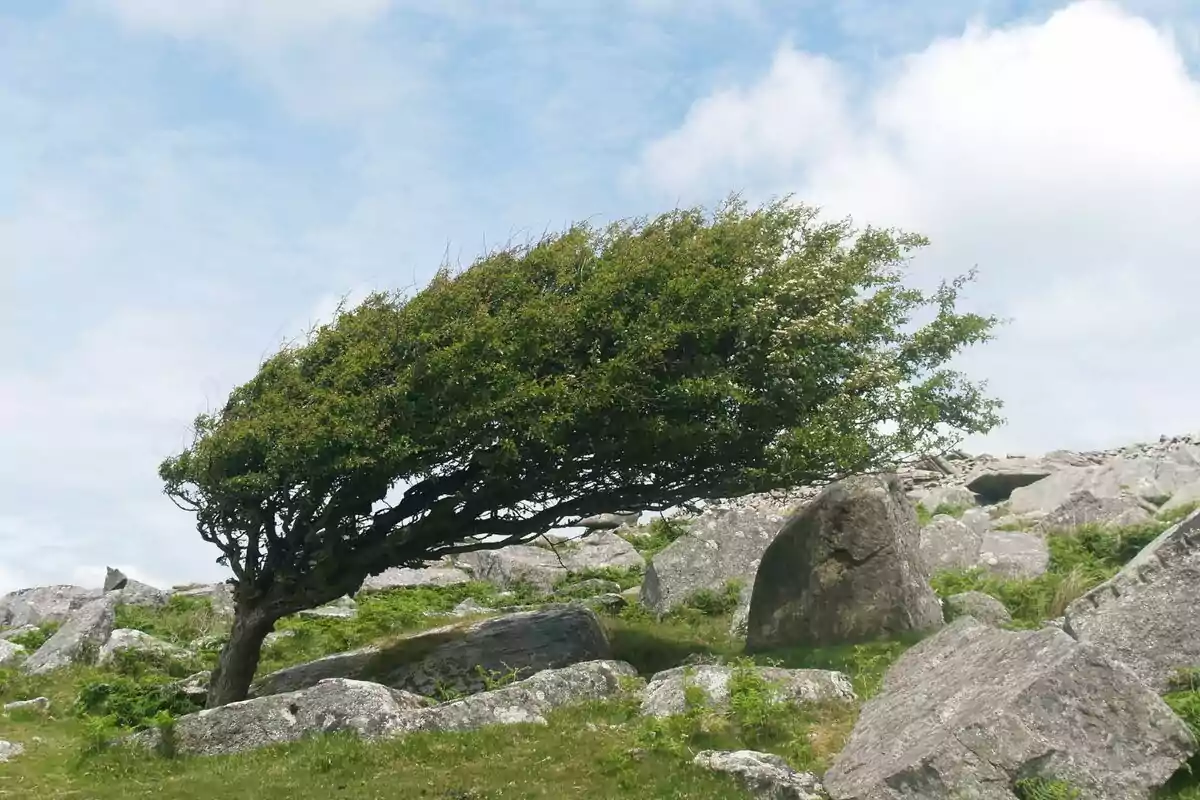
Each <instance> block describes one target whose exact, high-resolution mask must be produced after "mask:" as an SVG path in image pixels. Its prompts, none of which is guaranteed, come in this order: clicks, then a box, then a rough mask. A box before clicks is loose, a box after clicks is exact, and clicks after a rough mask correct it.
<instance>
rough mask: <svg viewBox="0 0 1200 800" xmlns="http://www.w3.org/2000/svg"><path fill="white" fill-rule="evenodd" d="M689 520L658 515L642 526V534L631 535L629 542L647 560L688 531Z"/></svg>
mask: <svg viewBox="0 0 1200 800" xmlns="http://www.w3.org/2000/svg"><path fill="white" fill-rule="evenodd" d="M689 527H690V525H689V522H688V520H687V519H686V518H684V517H657V518H655V519H652V520H651V521H650V524H648V525H645V526H643V527H642V528H641V531H642V532H643V534H642V535H641V536H631V537H629V543H630V544H632V545H633V546H634V549H636V550H637V551H638V552H639V553H641V554H642V555H643V556H645V557H646V560H650V559H652V558H654V556H656V555H658V554H659V553H661V552H662V551H663V550H665V549H667V546H668V545H670V544H671V543H672V542H674V541H675V540H676V539H678V538H679V537H680V536H683V535H684V534H685V533H687V532H688V528H689Z"/></svg>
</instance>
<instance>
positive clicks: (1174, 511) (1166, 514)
mask: <svg viewBox="0 0 1200 800" xmlns="http://www.w3.org/2000/svg"><path fill="white" fill-rule="evenodd" d="M1197 508H1200V501H1192V502H1190V503H1181V504H1180V505H1178V506H1176V507H1175V508H1168V509H1163V510H1161V511H1159V512H1158V514H1156V515H1155V517H1156V518H1157V519H1158V520H1160V521H1162V522H1166V523H1168V524H1171V525H1174V524H1175V523H1176V522H1179V521H1180V520H1182V519H1183V518H1184V517H1186V516H1188V515H1189V514H1191V513H1192V512H1193V511H1195V510H1196V509H1197Z"/></svg>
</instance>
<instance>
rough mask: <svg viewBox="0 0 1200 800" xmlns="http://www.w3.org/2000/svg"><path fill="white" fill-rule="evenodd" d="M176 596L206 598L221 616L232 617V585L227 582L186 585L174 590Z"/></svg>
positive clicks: (214, 610)
mask: <svg viewBox="0 0 1200 800" xmlns="http://www.w3.org/2000/svg"><path fill="white" fill-rule="evenodd" d="M174 594H175V596H176V597H195V598H200V599H203V600H207V601H208V602H209V604H210V605H211V606H212V610H213V612H214V613H216V614H220V615H221V616H227V617H232V616H233V611H234V605H233V587H232V586H230V585H229V584H228V583H207V584H200V585H198V586H188V587H185V588H182V589H177V590H176V591H175V593H174Z"/></svg>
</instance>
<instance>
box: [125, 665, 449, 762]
mask: <svg viewBox="0 0 1200 800" xmlns="http://www.w3.org/2000/svg"><path fill="white" fill-rule="evenodd" d="M428 703H429V700H428V698H424V697H418V696H417V695H414V694H411V693H409V692H403V691H397V690H395V689H389V688H388V687H386V686H380V685H379V684H377V683H368V682H365V681H355V680H348V679H345V678H331V679H329V680H323V681H320V682H319V683H317V684H316V685H314V686H311V687H309V688H307V689H304V690H302V691H296V692H288V693H285V694H277V695H272V696H270V697H259V698H256V699H253V700H243V701H241V702H239V703H230V704H228V705H224V706H218V707H216V708H208V709H205V710H204V711H200V712H197V713H195V714H187V715H185V716H182V717H180V718H179V719H177V720H175V726H174V747H175V751H176V752H177V753H180V754H187V755H204V756H211V755H224V754H229V753H242V752H245V751H247V750H256V749H258V748H261V747H267V746H269V745H273V744H280V743H283V742H295V741H298V740H300V739H302V738H304V737H306V736H312V735H314V734H322V733H334V732H337V731H352V732H354V733H356V734H358V735H359V736H361V737H363V738H364V739H378V738H382V737H385V736H388V735H391V734H393V733H394V732H395V731H396V726H397V724H398V723H399V721H400V720H401V719H402V718H403V717H404V716H405V715H406V714H408V713H410V712H412V711H413V710H415V709H418V708H421V707H423V706H425V705H427V704H428ZM161 735H162V734H161V733H160V731H159V730H158V729H154V728H152V729H150V730H147V731H143V732H142V733H139V734H136V735H134V736H133V737H131V739H130V741H131V742H132V743H134V744H140V745H143V746H146V747H158V746H159V745H160V744H161V742H162V740H161Z"/></svg>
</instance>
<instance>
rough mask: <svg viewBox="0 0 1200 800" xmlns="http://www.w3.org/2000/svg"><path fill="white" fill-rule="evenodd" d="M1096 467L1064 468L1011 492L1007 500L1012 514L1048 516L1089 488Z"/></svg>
mask: <svg viewBox="0 0 1200 800" xmlns="http://www.w3.org/2000/svg"><path fill="white" fill-rule="evenodd" d="M1097 469H1098V467H1095V466H1091V467H1064V468H1063V469H1060V470H1057V471H1056V472H1054V473H1052V474H1050V475H1047V476H1046V478H1045V479H1044V480H1040V481H1038V482H1036V483H1032V484H1029V485H1028V486H1022V487H1020V488H1018V489H1015V490H1013V493H1012V495H1011V496H1010V497H1009V499H1008V508H1009V511H1010V512H1011V513H1013V514H1018V515H1020V514H1030V513H1042V514H1049V513H1050V512H1051V511H1053V510H1054V509H1056V508H1058V507H1059V506H1061V505H1062V504H1063V503H1065V502H1067V501H1068V500H1069V499H1070V498H1071V495H1072V494H1074V493H1075V492H1078V491H1080V490H1082V489H1087V488H1089V485H1090V484H1091V479H1092V476H1093V475H1094V474H1095V472H1096V470H1097Z"/></svg>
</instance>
